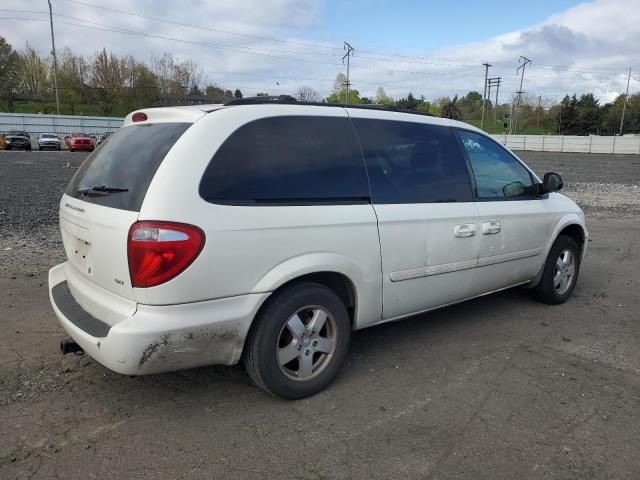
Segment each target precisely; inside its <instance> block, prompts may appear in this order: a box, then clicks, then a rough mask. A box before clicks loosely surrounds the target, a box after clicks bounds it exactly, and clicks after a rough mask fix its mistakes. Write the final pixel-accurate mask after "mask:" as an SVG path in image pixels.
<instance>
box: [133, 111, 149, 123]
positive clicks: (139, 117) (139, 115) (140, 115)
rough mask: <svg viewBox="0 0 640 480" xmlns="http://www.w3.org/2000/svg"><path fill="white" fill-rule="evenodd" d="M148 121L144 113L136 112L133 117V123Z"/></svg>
mask: <svg viewBox="0 0 640 480" xmlns="http://www.w3.org/2000/svg"><path fill="white" fill-rule="evenodd" d="M146 119H147V114H146V113H144V112H136V113H134V114H133V115H132V116H131V121H132V122H144V121H145V120H146Z"/></svg>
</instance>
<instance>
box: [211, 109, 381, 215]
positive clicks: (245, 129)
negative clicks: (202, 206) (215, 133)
mask: <svg viewBox="0 0 640 480" xmlns="http://www.w3.org/2000/svg"><path fill="white" fill-rule="evenodd" d="M200 195H201V197H202V198H203V199H205V200H206V201H208V202H212V203H230V204H256V203H258V204H260V203H285V204H286V203H289V204H291V203H294V204H295V203H303V204H305V203H316V202H319V203H335V202H352V201H357V202H359V201H369V197H370V193H369V185H368V182H367V174H366V170H365V167H364V161H363V159H362V154H361V152H360V146H359V145H358V140H357V138H356V136H355V134H354V132H353V128H352V127H351V123H350V121H349V119H348V118H340V117H312V116H284V117H270V118H263V119H259V120H255V121H253V122H250V123H248V124H246V125H243V126H242V127H240V128H239V129H238V130H236V131H235V132H234V133H232V134H231V135H230V136H229V138H227V140H226V141H225V142H224V143H223V144H222V146H221V147H220V148H219V149H218V151H217V152H216V154H215V155H214V157H213V159H212V160H211V162H210V164H209V166H208V167H207V169H206V171H205V173H204V175H203V177H202V180H201V182H200Z"/></svg>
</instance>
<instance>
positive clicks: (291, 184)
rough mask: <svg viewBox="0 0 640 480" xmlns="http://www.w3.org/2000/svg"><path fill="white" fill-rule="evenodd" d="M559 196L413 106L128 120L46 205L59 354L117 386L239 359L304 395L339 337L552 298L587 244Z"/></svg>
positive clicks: (322, 376) (180, 110)
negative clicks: (54, 213)
mask: <svg viewBox="0 0 640 480" xmlns="http://www.w3.org/2000/svg"><path fill="white" fill-rule="evenodd" d="M261 102H264V103H261ZM465 146H471V147H472V148H465ZM561 187H562V179H561V178H560V176H559V175H558V174H555V173H549V174H547V175H545V178H544V180H542V181H541V180H540V179H539V178H538V177H537V176H536V175H535V174H534V173H533V172H532V171H531V170H530V169H529V168H527V167H526V165H524V163H522V162H521V161H520V160H519V159H518V158H517V157H516V156H515V155H514V154H513V153H512V152H510V151H509V150H507V149H506V148H505V147H503V146H502V145H500V144H498V143H496V142H495V141H494V140H492V139H491V138H490V137H488V136H487V135H485V134H484V133H483V132H482V131H480V130H478V129H476V128H474V127H472V126H470V125H467V124H465V123H462V122H457V121H452V120H447V119H441V118H434V117H430V116H425V115H420V114H410V113H400V112H395V111H389V110H388V109H383V108H371V107H369V108H357V107H353V108H352V107H341V106H328V105H307V104H295V103H293V102H290V101H289V100H287V99H278V98H275V99H272V98H268V97H267V98H262V99H244V100H236V101H232V102H230V103H229V104H226V105H213V106H197V107H172V108H157V109H148V110H144V111H142V112H135V113H133V114H130V115H128V116H127V118H126V119H125V122H124V126H123V127H122V128H121V129H119V130H118V131H117V132H116V133H115V134H114V135H113V136H112V137H111V138H110V139H109V141H108V142H106V143H105V144H104V145H102V146H101V147H100V148H99V149H97V150H96V151H95V152H94V153H92V154H91V155H89V156H88V157H87V159H86V160H85V162H84V163H83V164H82V166H81V167H80V169H79V170H78V172H77V173H76V175H75V176H74V178H73V179H72V181H71V183H70V184H69V187H68V189H67V190H66V192H65V194H64V195H63V197H62V200H61V202H60V227H61V232H62V239H63V243H64V248H65V251H66V255H67V257H68V260H67V261H66V262H65V263H63V264H61V265H58V266H56V267H54V268H53V269H51V271H50V273H49V288H50V297H51V303H52V305H53V309H54V311H55V313H56V315H57V317H58V318H59V320H60V322H61V324H62V326H63V327H64V330H65V331H66V332H67V334H68V335H69V336H70V337H71V339H72V340H65V341H63V342H62V349H63V351H64V352H69V351H75V350H82V351H84V352H86V353H87V354H89V355H91V356H92V357H93V358H95V359H96V360H97V361H99V362H100V363H102V364H103V365H105V366H106V367H108V368H110V369H112V370H115V371H116V372H120V373H122V374H127V375H138V374H149V373H158V372H165V371H170V370H176V369H184V368H190V367H196V366H201V365H210V364H225V365H232V364H235V363H237V362H239V361H241V360H242V361H243V362H244V364H245V366H246V369H247V371H248V373H249V375H250V376H251V378H252V379H253V381H254V382H255V383H256V384H257V385H258V386H259V387H261V388H263V389H265V390H266V391H268V392H271V393H272V394H275V395H278V396H280V397H284V398H288V399H293V398H301V397H305V396H308V395H311V394H314V393H316V392H318V391H320V390H321V389H323V388H324V387H325V386H327V385H328V384H329V382H331V380H332V379H333V378H334V377H335V376H336V374H337V373H338V370H339V369H340V367H341V365H342V364H343V362H344V360H345V357H346V355H347V349H348V346H349V339H350V334H351V331H352V330H358V329H362V328H365V327H369V326H371V325H376V324H380V323H383V322H389V321H394V320H399V319H402V318H405V317H408V316H411V315H415V314H417V313H421V312H426V311H428V310H433V309H436V308H439V307H443V306H445V305H451V304H453V303H457V302H461V301H464V300H467V299H470V298H474V297H477V296H480V295H485V294H487V293H491V292H496V291H498V290H503V289H506V288H510V287H514V286H516V285H526V286H528V287H531V288H532V291H533V292H534V293H535V295H536V296H537V297H538V298H539V299H540V300H542V301H544V302H547V303H550V304H559V303H562V302H564V301H565V300H567V298H569V296H570V295H571V293H572V291H573V289H574V287H575V285H576V281H577V278H578V272H579V269H580V263H581V261H582V258H583V256H584V253H585V250H586V245H587V238H588V234H587V229H586V227H585V221H584V215H583V213H582V211H581V210H580V208H579V207H578V206H577V205H576V204H575V203H574V202H573V201H571V200H570V199H568V198H567V197H565V196H563V195H561V194H560V193H557V191H558V190H559V189H560V188H561Z"/></svg>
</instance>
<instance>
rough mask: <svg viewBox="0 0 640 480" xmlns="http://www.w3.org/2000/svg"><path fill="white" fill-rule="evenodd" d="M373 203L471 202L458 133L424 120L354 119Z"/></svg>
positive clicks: (467, 176) (469, 183)
mask: <svg viewBox="0 0 640 480" xmlns="http://www.w3.org/2000/svg"><path fill="white" fill-rule="evenodd" d="M353 124H354V126H355V129H356V132H357V133H358V137H359V138H360V143H361V145H362V150H363V152H364V156H365V161H366V164H367V171H368V173H369V181H370V182H371V195H372V197H373V202H374V203H379V204H380V203H436V202H471V201H473V194H472V191H471V182H470V181H469V174H468V171H467V166H466V163H465V160H464V156H463V155H462V152H461V150H460V148H459V146H458V142H457V139H456V138H455V135H454V133H453V132H452V131H451V129H450V128H448V127H441V126H438V125H429V124H424V123H412V122H401V121H393V120H375V119H364V118H354V119H353Z"/></svg>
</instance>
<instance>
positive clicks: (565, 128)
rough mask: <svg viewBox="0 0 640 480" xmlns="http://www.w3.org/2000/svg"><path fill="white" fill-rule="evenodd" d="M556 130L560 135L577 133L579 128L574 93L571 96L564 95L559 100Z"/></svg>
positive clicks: (576, 101) (576, 102)
mask: <svg viewBox="0 0 640 480" xmlns="http://www.w3.org/2000/svg"><path fill="white" fill-rule="evenodd" d="M557 113H558V130H559V133H560V135H577V134H578V132H579V130H578V126H577V121H578V99H577V98H576V94H575V93H574V94H573V96H571V97H570V96H569V95H565V97H564V98H563V99H562V101H561V102H560V108H559V109H558V112H557Z"/></svg>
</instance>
